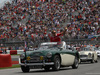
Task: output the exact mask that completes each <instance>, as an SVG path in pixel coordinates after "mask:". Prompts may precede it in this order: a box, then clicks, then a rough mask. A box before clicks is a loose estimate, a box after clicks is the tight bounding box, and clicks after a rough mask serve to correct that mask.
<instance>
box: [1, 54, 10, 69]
mask: <svg viewBox="0 0 100 75" xmlns="http://www.w3.org/2000/svg"><path fill="white" fill-rule="evenodd" d="M4 67H12V60H11V55H10V54H0V68H4Z"/></svg>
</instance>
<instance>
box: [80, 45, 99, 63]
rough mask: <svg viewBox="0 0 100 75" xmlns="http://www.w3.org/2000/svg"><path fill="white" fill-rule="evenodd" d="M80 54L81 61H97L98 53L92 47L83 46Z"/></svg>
mask: <svg viewBox="0 0 100 75" xmlns="http://www.w3.org/2000/svg"><path fill="white" fill-rule="evenodd" d="M79 54H80V63H81V62H86V61H90V62H91V63H94V62H97V61H98V60H97V53H96V51H94V50H93V49H92V48H90V47H84V48H81V51H80V52H79Z"/></svg>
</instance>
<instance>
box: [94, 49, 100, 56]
mask: <svg viewBox="0 0 100 75" xmlns="http://www.w3.org/2000/svg"><path fill="white" fill-rule="evenodd" d="M94 51H96V53H97V56H98V57H100V47H94Z"/></svg>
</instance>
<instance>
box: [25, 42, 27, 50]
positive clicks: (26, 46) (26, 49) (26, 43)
mask: <svg viewBox="0 0 100 75" xmlns="http://www.w3.org/2000/svg"><path fill="white" fill-rule="evenodd" d="M26 50H27V43H26V41H25V51H26Z"/></svg>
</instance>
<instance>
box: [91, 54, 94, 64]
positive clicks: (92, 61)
mask: <svg viewBox="0 0 100 75" xmlns="http://www.w3.org/2000/svg"><path fill="white" fill-rule="evenodd" d="M91 63H94V55H93V56H92V60H91Z"/></svg>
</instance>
